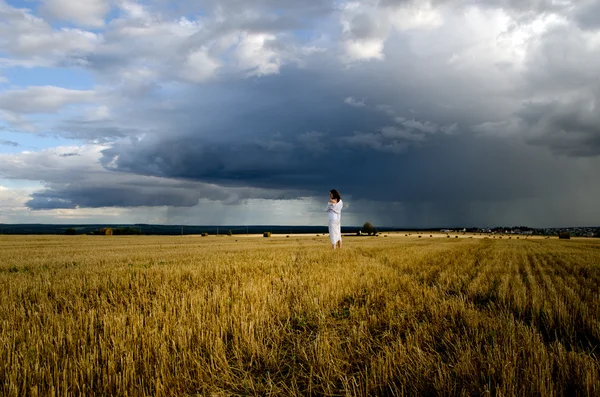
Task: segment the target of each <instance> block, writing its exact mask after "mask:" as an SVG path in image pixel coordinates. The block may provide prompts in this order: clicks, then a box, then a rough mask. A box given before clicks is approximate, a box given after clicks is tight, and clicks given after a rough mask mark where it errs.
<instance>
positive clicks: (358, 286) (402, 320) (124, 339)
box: [0, 234, 600, 396]
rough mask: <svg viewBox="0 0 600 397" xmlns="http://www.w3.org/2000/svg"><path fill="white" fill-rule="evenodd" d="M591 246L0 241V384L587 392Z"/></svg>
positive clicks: (598, 276)
mask: <svg viewBox="0 0 600 397" xmlns="http://www.w3.org/2000/svg"><path fill="white" fill-rule="evenodd" d="M599 295H600V241H599V240H597V239H596V240H594V239H571V240H558V239H556V238H552V239H543V238H529V239H523V238H521V239H516V238H515V237H512V238H511V239H508V238H507V237H504V238H503V239H500V238H495V239H492V238H482V237H481V236H474V238H469V236H466V235H464V236H463V235H460V236H459V237H458V238H455V237H454V236H452V238H430V237H429V235H428V234H427V235H423V236H422V237H421V238H419V237H418V235H416V234H411V235H410V236H407V237H405V235H404V234H401V235H389V236H387V237H385V236H383V235H380V236H379V237H348V238H345V239H344V248H343V249H342V250H341V251H332V250H331V248H330V245H329V239H328V237H327V236H318V237H317V236H290V237H289V238H286V237H285V236H276V237H271V238H262V237H245V236H232V237H227V236H218V237H217V236H208V237H200V236H184V237H158V236H70V237H69V236H0V321H1V323H0V395H3V396H25V395H31V396H36V395H40V396H54V395H56V396H58V395H60V396H63V395H120V396H125V395H128V396H138V395H152V396H162V395H167V396H175V395H197V396H230V395H257V396H263V395H281V396H305V395H327V396H347V395H349V396H378V395H379V396H399V395H411V396H412V395H418V396H433V395H450V396H463V395H464V396H474V395H494V396H496V395H497V396H513V395H543V396H563V395H564V396H567V395H569V396H571V395H579V396H598V395H600V360H599V355H600V346H599V344H600V299H599V298H598V297H599Z"/></svg>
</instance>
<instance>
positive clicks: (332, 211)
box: [325, 189, 344, 249]
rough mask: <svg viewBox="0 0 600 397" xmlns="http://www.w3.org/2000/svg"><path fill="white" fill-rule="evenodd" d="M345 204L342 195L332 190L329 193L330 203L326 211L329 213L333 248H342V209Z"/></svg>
mask: <svg viewBox="0 0 600 397" xmlns="http://www.w3.org/2000/svg"><path fill="white" fill-rule="evenodd" d="M343 206H344V202H343V201H342V197H341V196H340V193H339V192H338V191H337V190H335V189H332V190H331V191H330V192H329V203H327V208H326V209H325V210H326V211H327V212H329V238H330V239H331V248H332V249H335V248H336V246H337V248H342V226H341V225H342V223H341V221H342V207H343Z"/></svg>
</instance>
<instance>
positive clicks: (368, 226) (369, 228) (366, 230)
mask: <svg viewBox="0 0 600 397" xmlns="http://www.w3.org/2000/svg"><path fill="white" fill-rule="evenodd" d="M362 231H363V232H364V233H367V234H369V235H373V234H375V233H377V228H376V227H375V226H373V224H371V222H365V224H364V225H363V227H362Z"/></svg>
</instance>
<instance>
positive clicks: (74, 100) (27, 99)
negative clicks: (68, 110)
mask: <svg viewBox="0 0 600 397" xmlns="http://www.w3.org/2000/svg"><path fill="white" fill-rule="evenodd" d="M94 99H96V93H95V92H94V91H92V90H70V89H66V88H61V87H54V86H33V87H27V88H25V89H17V90H11V91H6V92H4V93H0V109H3V110H5V111H8V112H12V113H14V114H20V113H50V112H55V111H57V110H59V109H60V108H62V107H63V106H66V105H70V104H80V103H85V102H91V101H93V100H94Z"/></svg>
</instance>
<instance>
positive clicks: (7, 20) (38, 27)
mask: <svg viewBox="0 0 600 397" xmlns="http://www.w3.org/2000/svg"><path fill="white" fill-rule="evenodd" d="M0 21H3V22H0V51H4V52H5V53H7V54H9V55H10V56H11V58H8V59H0V62H2V61H3V63H6V64H8V65H9V66H10V65H14V66H25V67H34V66H53V65H56V64H58V63H60V62H67V61H69V62H71V63H77V62H80V61H81V58H82V57H83V56H84V55H85V54H89V53H91V52H93V51H94V50H95V49H96V47H97V46H98V45H99V44H100V42H101V41H102V37H101V36H100V35H98V34H95V33H91V32H87V31H85V30H80V29H71V28H62V29H54V28H53V27H52V26H50V25H49V24H48V23H47V22H46V21H44V20H43V19H42V18H39V17H37V16H35V15H33V14H32V13H31V12H30V11H29V10H26V9H16V8H13V7H10V6H9V5H8V4H6V3H5V2H3V1H0Z"/></svg>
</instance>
